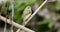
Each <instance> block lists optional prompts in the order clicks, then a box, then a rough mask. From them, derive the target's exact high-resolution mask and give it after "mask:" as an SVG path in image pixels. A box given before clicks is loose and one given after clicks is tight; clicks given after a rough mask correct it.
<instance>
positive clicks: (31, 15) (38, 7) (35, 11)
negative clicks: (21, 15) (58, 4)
mask: <svg viewBox="0 0 60 32" xmlns="http://www.w3.org/2000/svg"><path fill="white" fill-rule="evenodd" d="M46 2H47V0H45V1H44V2H43V3H42V4H41V5H40V7H38V8H37V9H36V11H35V12H34V13H33V14H32V15H31V17H30V18H29V19H28V20H27V21H25V25H26V24H27V23H28V22H29V21H30V20H31V19H32V18H33V17H34V16H35V14H36V13H37V12H38V11H39V10H40V9H41V8H42V7H43V6H44V4H45V3H46Z"/></svg>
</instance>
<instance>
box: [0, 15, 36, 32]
mask: <svg viewBox="0 0 60 32" xmlns="http://www.w3.org/2000/svg"><path fill="white" fill-rule="evenodd" d="M0 20H2V21H4V22H6V18H5V17H3V16H1V15H0ZM7 23H8V24H11V21H10V19H7ZM12 24H13V26H15V27H17V28H20V29H22V30H24V31H26V32H35V31H33V30H30V29H28V28H26V27H24V26H22V25H19V24H17V23H15V22H14V21H12Z"/></svg>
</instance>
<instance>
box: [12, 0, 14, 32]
mask: <svg viewBox="0 0 60 32" xmlns="http://www.w3.org/2000/svg"><path fill="white" fill-rule="evenodd" d="M11 5H12V20H11V32H13V23H12V22H13V17H14V0H12V2H11Z"/></svg>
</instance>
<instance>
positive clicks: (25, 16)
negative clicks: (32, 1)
mask: <svg viewBox="0 0 60 32" xmlns="http://www.w3.org/2000/svg"><path fill="white" fill-rule="evenodd" d="M31 14H32V11H31V7H30V6H27V7H26V8H25V10H24V11H23V14H22V18H23V22H25V21H26V20H27V19H28V18H29V17H30V16H31Z"/></svg>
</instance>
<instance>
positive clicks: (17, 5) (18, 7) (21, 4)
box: [0, 0, 60, 32]
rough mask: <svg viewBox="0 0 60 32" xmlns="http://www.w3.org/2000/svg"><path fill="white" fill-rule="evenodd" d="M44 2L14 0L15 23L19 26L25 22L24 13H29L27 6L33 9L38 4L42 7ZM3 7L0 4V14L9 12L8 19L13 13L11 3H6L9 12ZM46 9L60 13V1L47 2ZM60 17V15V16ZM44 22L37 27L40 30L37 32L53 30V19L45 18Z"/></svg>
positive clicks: (40, 0)
mask: <svg viewBox="0 0 60 32" xmlns="http://www.w3.org/2000/svg"><path fill="white" fill-rule="evenodd" d="M43 1H44V0H14V21H15V22H16V23H19V24H20V23H22V22H23V18H22V14H23V12H24V11H25V12H26V11H27V10H25V9H26V7H27V6H30V7H33V5H34V4H35V2H37V3H38V4H39V5H41V3H42V2H43ZM7 4H8V5H7ZM3 6H4V3H2V2H0V12H1V14H3V15H6V13H7V12H8V17H11V12H12V6H11V3H10V2H7V3H6V6H7V7H6V8H7V10H6V8H4V7H3ZM44 7H45V8H47V9H48V10H49V11H50V12H55V13H56V12H60V1H59V0H57V1H55V2H47V3H46V5H45V6H44ZM44 7H43V8H44ZM32 10H33V9H32ZM28 12H29V11H28ZM24 14H25V13H24ZM57 14H58V13H57ZM58 15H60V14H58ZM38 17H40V16H38ZM40 19H41V18H40ZM36 20H37V18H36ZM31 21H32V20H31ZM34 21H35V20H34ZM37 22H38V21H37ZM37 22H36V23H37ZM42 22H43V24H42V25H37V26H36V27H37V29H38V30H37V31H38V32H47V31H48V30H50V29H52V28H53V26H54V23H53V20H52V19H50V20H48V19H46V18H44V19H43V20H42ZM30 23H31V22H30ZM36 23H35V24H36ZM32 25H33V24H32ZM21 32H24V31H21ZM58 32H60V31H59V30H58Z"/></svg>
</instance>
